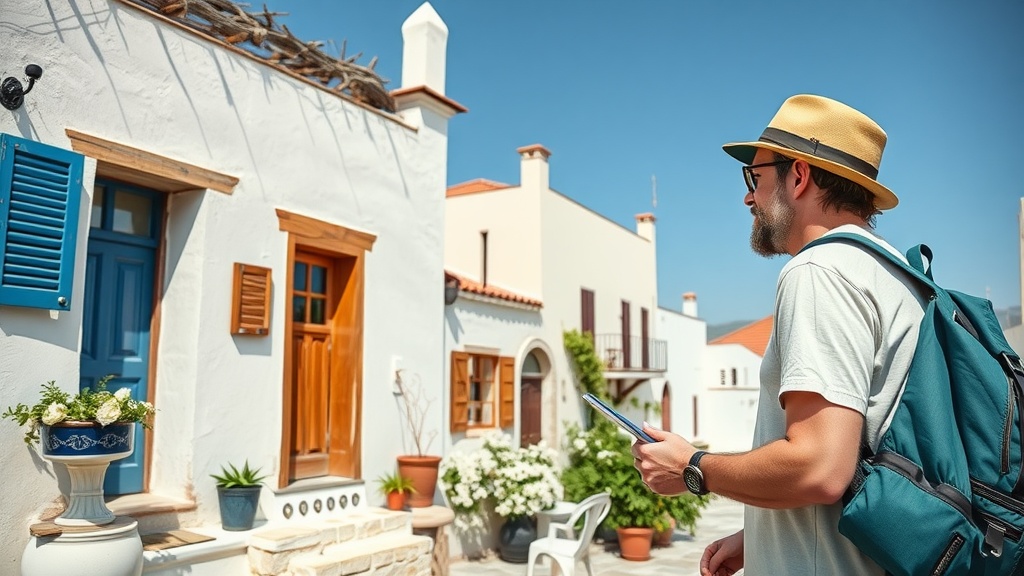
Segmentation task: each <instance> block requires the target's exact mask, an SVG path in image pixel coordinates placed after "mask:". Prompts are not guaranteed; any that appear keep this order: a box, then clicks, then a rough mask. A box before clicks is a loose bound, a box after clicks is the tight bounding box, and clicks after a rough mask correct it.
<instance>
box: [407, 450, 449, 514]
mask: <svg viewBox="0 0 1024 576" xmlns="http://www.w3.org/2000/svg"><path fill="white" fill-rule="evenodd" d="M440 465H441V457H440V456H399V457H398V473H399V474H401V475H402V476H405V477H406V478H409V479H410V480H412V485H413V487H414V488H415V489H416V491H415V492H413V493H412V494H409V500H408V504H409V506H410V507H411V508H424V507H426V506H430V505H431V504H433V503H434V490H435V489H436V488H437V469H438V467H439V466H440Z"/></svg>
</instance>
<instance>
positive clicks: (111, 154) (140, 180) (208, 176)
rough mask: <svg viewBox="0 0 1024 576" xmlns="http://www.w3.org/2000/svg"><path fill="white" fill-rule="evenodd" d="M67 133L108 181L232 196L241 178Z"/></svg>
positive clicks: (114, 143)
mask: <svg viewBox="0 0 1024 576" xmlns="http://www.w3.org/2000/svg"><path fill="white" fill-rule="evenodd" d="M64 132H65V133H66V134H67V136H68V138H70V139H71V149H72V150H74V151H75V152H79V153H81V154H84V155H86V156H88V157H90V158H95V159H96V160H97V162H98V163H97V166H96V173H97V175H99V176H102V177H104V178H113V179H116V180H120V181H123V182H132V183H134V184H139V185H141V186H146V187H149V188H153V189H155V190H160V191H161V192H181V191H184V190H195V189H197V188H208V189H210V190H216V191H217V192H223V193H225V194H231V193H232V192H234V191H235V186H237V185H238V178H235V177H234V176H228V175H227V174H221V173H219V172H214V171H213V170H208V169H206V168H201V167H199V166H195V165H193V164H188V163H186V162H181V161H179V160H174V159H172V158H168V157H166V156H160V155H158V154H153V153H152V152H146V151H145V150H139V149H138V148H133V147H131V146H127V145H125V144H120V143H118V142H114V141H112V140H105V139H103V138H100V137H98V136H93V135H91V134H85V133H83V132H79V131H77V130H72V129H71V128H65V129H64Z"/></svg>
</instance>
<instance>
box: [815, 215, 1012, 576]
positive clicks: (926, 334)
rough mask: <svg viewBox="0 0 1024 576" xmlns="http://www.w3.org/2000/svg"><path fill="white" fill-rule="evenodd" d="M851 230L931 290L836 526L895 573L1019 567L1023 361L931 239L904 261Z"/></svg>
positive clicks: (856, 239) (852, 238) (836, 237)
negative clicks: (938, 258) (946, 281)
mask: <svg viewBox="0 0 1024 576" xmlns="http://www.w3.org/2000/svg"><path fill="white" fill-rule="evenodd" d="M835 241H841V242H848V243H854V244H857V245H859V246H863V247H866V248H867V249H868V250H869V251H872V252H875V253H877V254H878V255H880V256H881V257H883V258H886V259H888V260H889V261H891V262H893V263H894V264H896V265H897V266H898V267H900V268H903V269H904V270H906V272H907V274H908V275H909V276H910V277H911V278H913V279H915V280H916V281H917V283H918V284H919V285H920V286H921V287H923V288H924V290H925V292H923V294H927V295H929V301H928V304H927V307H926V309H925V313H924V319H923V320H922V321H921V327H920V328H921V330H920V335H919V340H918V344H917V351H916V352H915V354H914V359H913V362H912V363H911V366H910V373H909V375H908V377H907V382H906V387H905V389H904V391H903V394H902V396H901V397H900V398H899V400H898V404H897V407H896V411H895V414H894V416H893V419H892V424H891V425H890V427H889V428H888V430H887V431H885V433H884V434H883V436H882V438H881V442H880V444H879V446H878V450H877V451H876V452H875V453H873V454H872V453H870V451H869V450H867V449H865V450H864V454H863V458H862V459H861V461H860V463H859V465H858V470H857V473H856V475H855V477H854V480H853V482H852V483H851V485H850V488H849V490H848V491H847V494H846V497H845V498H844V502H845V505H844V508H843V512H842V516H841V517H840V520H839V532H840V533H842V534H843V535H844V536H845V537H846V538H848V539H849V540H850V541H852V542H853V543H854V544H855V545H856V546H857V548H859V549H860V550H861V552H863V553H864V554H865V555H867V556H868V557H870V558H871V559H873V560H874V561H875V562H877V563H878V564H879V565H880V566H882V568H884V569H885V570H886V571H887V572H889V573H890V574H894V575H897V576H900V575H908V576H909V575H914V576H917V575H935V576H941V575H944V574H945V575H953V574H956V575H960V574H966V575H985V576H989V575H991V576H995V575H1000V576H1002V575H1015V574H1016V575H1024V560H1022V556H1024V546H1022V543H1021V534H1022V531H1024V459H1022V451H1021V447H1022V434H1024V367H1022V366H1021V361H1020V357H1019V356H1018V355H1017V354H1016V353H1015V352H1014V351H1013V350H1011V349H1010V345H1009V344H1008V343H1007V342H1006V339H1005V338H1004V337H1003V332H1002V329H1001V328H1000V327H999V322H998V321H997V320H996V317H995V313H994V312H993V310H992V304H991V303H990V302H989V301H988V300H984V299H981V298H977V297H973V296H968V295H966V294H961V293H959V292H954V291H952V290H949V291H947V290H944V289H942V288H940V287H939V286H937V285H936V284H935V282H934V281H933V280H932V274H931V267H930V262H931V256H932V255H931V250H929V248H928V247H927V246H924V245H920V246H917V247H915V248H912V249H911V250H910V251H909V252H908V253H907V260H908V261H909V262H910V265H909V266H908V265H907V264H906V263H903V262H901V261H900V259H899V258H897V257H895V256H894V255H893V254H892V253H890V252H889V251H888V250H885V249H884V248H882V247H880V246H878V245H877V244H875V243H874V242H872V241H871V240H869V239H867V238H864V237H863V236H859V235H856V234H840V233H837V234H829V235H827V236H824V237H822V238H819V239H818V240H815V241H813V242H811V243H809V244H808V245H807V247H805V248H804V249H806V248H809V247H810V246H814V245H818V244H822V243H825V242H835Z"/></svg>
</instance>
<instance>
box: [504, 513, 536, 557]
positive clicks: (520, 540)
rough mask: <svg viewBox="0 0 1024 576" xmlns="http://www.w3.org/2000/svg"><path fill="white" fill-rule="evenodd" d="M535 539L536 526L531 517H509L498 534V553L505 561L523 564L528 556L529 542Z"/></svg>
mask: <svg viewBox="0 0 1024 576" xmlns="http://www.w3.org/2000/svg"><path fill="white" fill-rule="evenodd" d="M536 539H537V526H536V525H534V523H533V519H532V518H530V517H529V516H519V517H517V518H509V519H507V520H505V523H504V524H502V525H501V531H500V532H499V534H498V554H499V555H500V556H501V559H502V560H504V561H505V562H513V563H516V564H525V563H526V561H527V560H528V559H529V557H530V543H531V542H533V541H534V540H536Z"/></svg>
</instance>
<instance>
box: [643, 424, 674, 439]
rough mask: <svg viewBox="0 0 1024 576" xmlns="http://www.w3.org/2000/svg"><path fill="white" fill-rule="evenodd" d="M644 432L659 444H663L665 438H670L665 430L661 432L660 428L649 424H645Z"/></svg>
mask: <svg viewBox="0 0 1024 576" xmlns="http://www.w3.org/2000/svg"><path fill="white" fill-rule="evenodd" d="M644 432H647V433H648V434H649V435H650V436H651V438H654V439H655V440H656V441H658V442H661V441H662V440H664V439H665V438H668V435H669V433H668V432H665V431H664V430H661V429H659V428H655V427H654V426H651V425H650V424H648V423H647V422H644Z"/></svg>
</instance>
